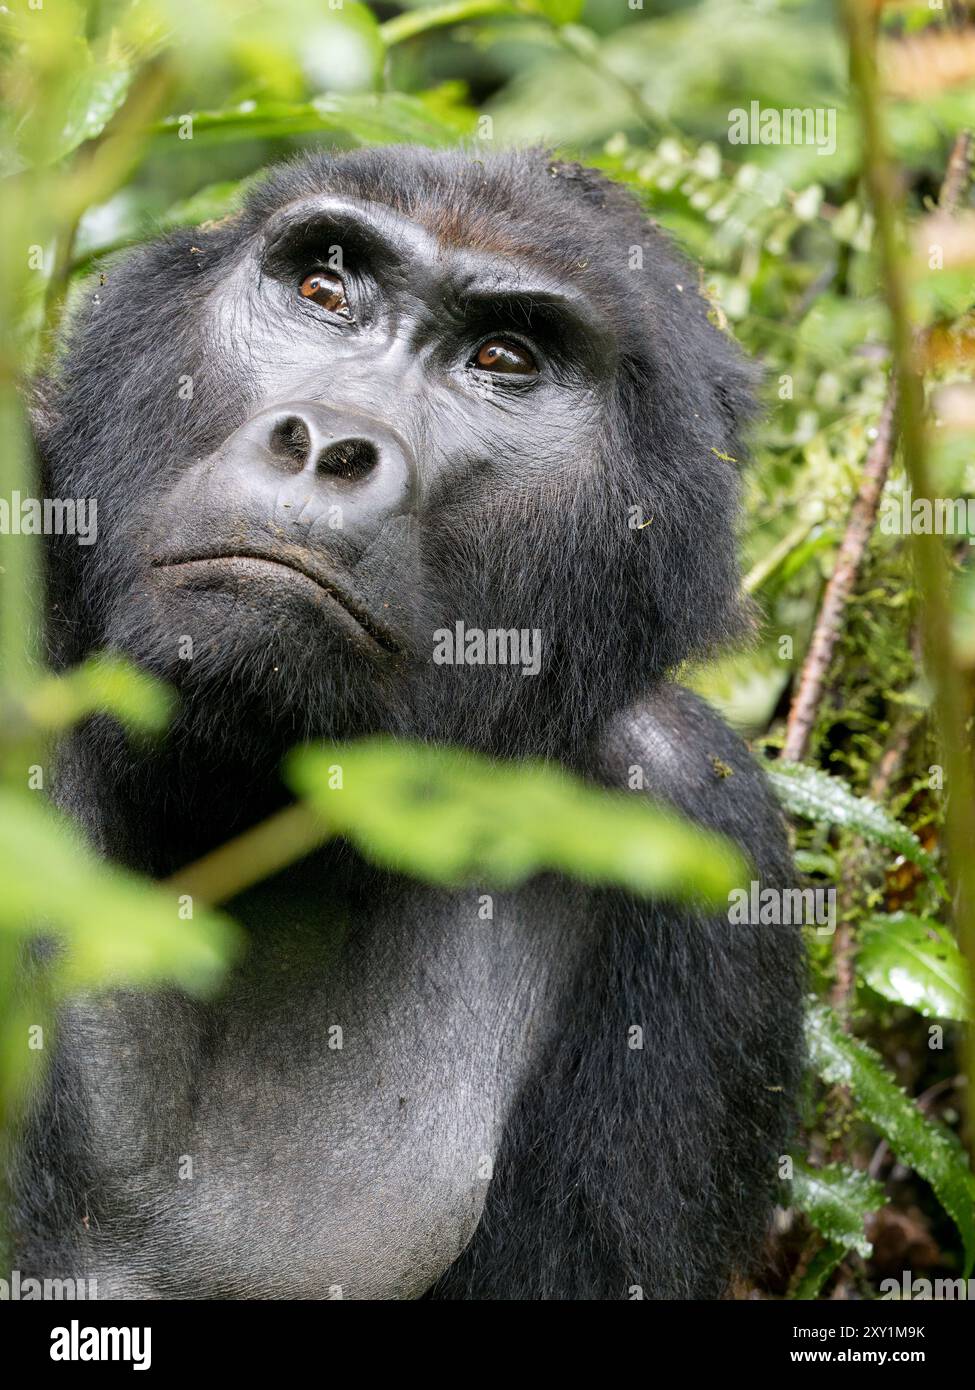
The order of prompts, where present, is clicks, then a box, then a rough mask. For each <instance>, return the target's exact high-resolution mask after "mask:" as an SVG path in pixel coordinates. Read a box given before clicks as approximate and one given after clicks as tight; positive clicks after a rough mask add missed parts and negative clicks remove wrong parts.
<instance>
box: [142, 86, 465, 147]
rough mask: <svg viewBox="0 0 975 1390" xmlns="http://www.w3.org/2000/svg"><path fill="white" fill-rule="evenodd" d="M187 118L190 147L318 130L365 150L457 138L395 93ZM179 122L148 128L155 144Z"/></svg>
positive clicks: (424, 108)
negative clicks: (342, 137)
mask: <svg viewBox="0 0 975 1390" xmlns="http://www.w3.org/2000/svg"><path fill="white" fill-rule="evenodd" d="M191 115H192V121H193V143H194V145H196V144H203V145H205V144H212V143H223V142H226V141H231V140H271V139H282V138H284V137H285V136H292V135H308V134H313V133H315V132H321V131H333V132H336V133H339V134H344V135H348V136H351V138H352V139H354V140H357V141H359V142H360V143H361V144H364V145H370V144H383V143H388V142H391V141H392V142H397V141H398V142H400V143H404V144H407V143H413V144H418V145H447V144H452V143H453V142H454V141H455V140H456V138H457V135H458V129H457V127H456V126H454V125H451V124H448V123H447V122H446V121H444V120H443V119H442V117H440V116H437V115H434V113H433V112H432V111H431V109H430V107H429V106H428V105H427V104H426V103H425V102H424V101H423V100H422V99H421V98H419V97H411V96H404V95H403V94H402V93H399V92H389V93H387V94H385V95H383V96H372V95H364V94H355V95H350V96H321V97H316V98H315V99H314V100H313V101H309V102H303V103H300V104H298V105H294V104H291V103H288V102H253V101H245V102H241V104H240V105H239V106H235V107H230V108H228V109H226V110H222V111H195V112H192V113H191ZM184 119H185V117H180V116H167V117H166V119H165V120H163V121H159V122H157V123H156V125H155V126H153V127H152V131H153V134H154V135H155V136H156V137H157V139H163V138H169V139H173V140H175V139H176V136H177V132H178V131H179V128H180V123H181V121H182V120H184Z"/></svg>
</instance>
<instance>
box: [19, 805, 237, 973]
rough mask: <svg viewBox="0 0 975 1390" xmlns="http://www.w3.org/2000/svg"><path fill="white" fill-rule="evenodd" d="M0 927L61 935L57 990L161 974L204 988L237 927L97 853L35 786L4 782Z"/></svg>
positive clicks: (231, 946) (230, 949) (224, 957)
mask: <svg viewBox="0 0 975 1390" xmlns="http://www.w3.org/2000/svg"><path fill="white" fill-rule="evenodd" d="M0 881H2V882H3V885H4V888H3V893H2V894H0V928H6V929H7V930H9V931H13V932H17V933H21V934H29V933H34V932H37V931H38V930H42V931H46V930H48V929H50V930H52V931H53V932H55V933H56V935H57V936H58V937H60V938H61V940H62V941H63V943H64V947H65V951H64V955H63V957H62V958H61V959H59V961H58V963H57V966H56V978H57V982H58V985H59V986H60V988H61V989H62V990H75V989H79V988H96V987H103V986H106V985H109V984H110V985H120V984H137V983H145V982H148V981H160V980H167V981H173V982H174V983H176V984H179V985H182V986H183V987H184V988H185V989H188V990H192V991H195V992H199V993H203V992H205V991H207V990H208V989H210V988H212V987H213V985H214V984H215V983H216V982H217V980H218V979H219V977H220V975H221V973H222V971H223V968H224V966H225V964H226V962H227V961H228V959H229V958H230V956H231V954H232V952H233V950H234V946H235V944H236V941H237V935H236V928H235V927H234V926H233V923H231V922H230V921H229V920H228V919H226V918H224V917H221V916H219V915H218V914H217V913H214V912H211V911H209V910H203V909H202V908H198V909H196V910H195V911H194V915H193V918H192V920H190V921H184V920H182V919H181V917H180V916H179V906H180V904H179V900H178V898H177V896H176V894H175V892H173V891H166V890H165V889H163V888H158V887H156V886H155V885H153V884H151V883H149V882H148V880H145V879H140V878H138V877H137V876H136V875H135V874H132V873H129V872H128V871H126V870H122V869H118V868H116V867H114V866H113V865H110V864H107V863H105V862H104V861H102V860H99V859H97V858H96V857H95V855H94V853H93V852H92V851H91V850H90V849H89V847H88V846H87V845H86V844H85V843H84V842H83V841H82V840H81V837H80V834H79V832H78V830H77V827H75V826H74V825H73V824H72V823H71V822H70V821H68V820H66V819H65V818H64V817H63V816H61V815H60V814H59V813H58V812H57V811H55V810H54V809H53V807H51V805H50V804H49V803H48V802H47V801H45V800H44V799H43V797H42V796H41V795H40V794H34V793H29V792H12V791H9V790H6V789H0Z"/></svg>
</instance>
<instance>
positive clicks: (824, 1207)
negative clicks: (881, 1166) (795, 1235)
mask: <svg viewBox="0 0 975 1390" xmlns="http://www.w3.org/2000/svg"><path fill="white" fill-rule="evenodd" d="M792 1199H793V1201H794V1203H795V1205H796V1206H797V1207H798V1208H799V1210H800V1211H803V1212H805V1214H806V1216H807V1217H808V1218H809V1220H810V1221H811V1222H812V1224H813V1225H814V1226H815V1227H816V1230H817V1231H819V1233H820V1235H822V1236H825V1237H826V1239H827V1241H829V1242H830V1243H831V1244H833V1245H838V1246H840V1247H842V1248H843V1249H844V1250H855V1251H856V1252H857V1254H859V1255H862V1256H863V1258H864V1259H867V1258H868V1257H869V1256H870V1254H871V1252H872V1249H873V1247H872V1246H871V1244H870V1242H869V1240H867V1237H866V1235H865V1233H864V1229H863V1223H864V1220H865V1219H866V1217H868V1216H869V1215H870V1213H871V1212H874V1211H877V1210H878V1209H879V1208H880V1207H882V1206H883V1205H884V1204H885V1202H886V1201H887V1197H886V1196H885V1194H884V1189H883V1184H882V1183H879V1182H876V1181H875V1180H874V1179H873V1178H871V1177H870V1176H869V1174H867V1173H862V1172H860V1171H859V1170H858V1169H856V1168H848V1167H846V1166H845V1164H841V1163H831V1164H829V1165H828V1166H827V1167H825V1168H810V1167H809V1166H808V1165H807V1164H805V1163H802V1162H800V1161H799V1160H798V1159H796V1160H795V1170H794V1175H793V1178H792Z"/></svg>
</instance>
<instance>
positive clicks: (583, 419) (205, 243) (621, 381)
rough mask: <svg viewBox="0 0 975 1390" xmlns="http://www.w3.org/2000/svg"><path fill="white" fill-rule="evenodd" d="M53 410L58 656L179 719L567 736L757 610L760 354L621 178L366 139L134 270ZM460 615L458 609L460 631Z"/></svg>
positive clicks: (489, 738) (52, 401) (305, 165)
mask: <svg viewBox="0 0 975 1390" xmlns="http://www.w3.org/2000/svg"><path fill="white" fill-rule="evenodd" d="M42 400H43V403H42V405H41V407H40V410H39V417H40V422H41V425H40V433H41V452H42V456H43V460H44V465H45V470H46V473H45V478H46V492H47V493H48V494H49V495H51V496H56V497H63V498H64V497H70V498H82V497H83V498H95V499H97V503H98V541H97V544H95V545H94V546H92V547H90V548H85V547H80V546H77V545H76V544H75V543H74V541H73V540H72V539H71V538H61V539H55V540H54V541H53V542H52V545H53V546H54V547H55V550H56V553H55V555H54V556H53V557H52V558H53V563H52V565H51V572H52V587H53V599H54V616H53V618H52V638H51V640H52V646H53V648H54V657H55V660H56V661H57V662H58V663H59V664H61V663H64V662H67V661H71V660H76V659H78V658H79V657H80V656H82V655H83V654H84V653H85V652H87V651H89V650H92V649H94V648H98V647H103V646H110V647H116V648H119V649H121V650H123V651H125V652H127V653H129V654H131V655H132V656H134V657H135V658H136V659H137V660H139V661H140V662H141V663H142V664H144V665H145V666H147V667H148V668H149V669H151V670H153V671H155V672H157V673H159V674H161V675H162V676H164V677H165V678H167V679H168V680H170V681H172V682H173V683H174V684H175V685H176V686H177V687H178V688H179V689H180V691H181V693H182V695H183V714H182V716H181V719H182V721H183V726H182V727H183V732H184V734H185V735H187V736H188V737H193V736H194V735H196V736H205V737H206V738H207V739H208V740H211V741H212V740H213V739H214V738H216V739H231V740H232V741H233V743H234V746H235V747H236V748H237V749H238V750H241V749H244V748H246V747H248V746H251V747H254V748H256V747H259V746H260V747H263V748H266V749H273V750H275V751H278V750H280V749H281V748H283V747H284V746H286V745H288V744H290V743H293V742H295V741H296V740H297V739H298V738H301V737H307V736H316V735H327V736H332V735H336V736H345V735H348V734H351V733H358V732H367V731H374V730H391V731H393V732H399V733H411V734H414V735H417V736H420V737H425V738H437V739H444V740H448V741H454V742H460V743H465V744H468V745H473V746H478V747H482V748H487V749H490V750H493V751H495V752H500V753H512V754H515V753H523V752H525V751H531V752H533V753H543V754H546V753H547V754H550V755H553V756H559V757H562V758H568V759H572V758H574V757H575V756H576V755H577V754H578V751H579V749H580V748H581V747H582V746H583V744H584V743H585V741H586V739H587V738H589V737H590V736H591V734H592V732H593V730H594V728H595V727H596V726H597V725H598V723H599V722H600V721H601V720H602V719H603V718H604V717H606V716H607V715H608V714H610V713H612V711H613V710H615V709H617V708H619V707H620V706H622V705H623V704H624V703H625V702H626V701H627V700H628V699H630V698H631V697H632V696H633V695H634V694H636V693H637V692H638V690H639V689H640V687H641V686H642V685H645V684H646V683H647V682H648V681H649V680H651V679H653V678H654V677H655V676H657V675H659V674H660V673H662V672H663V671H664V670H666V669H667V668H669V667H672V666H673V665H674V664H676V663H678V662H680V661H681V660H682V659H684V658H685V657H687V656H689V655H692V654H698V653H700V652H702V651H703V650H704V649H706V648H707V647H708V646H710V645H712V644H713V643H714V642H716V641H721V640H723V639H724V638H726V637H727V636H728V635H729V633H730V632H732V631H733V630H734V628H735V627H736V626H737V624H738V620H739V603H738V597H737V573H736V566H735V558H734V540H733V524H734V507H735V493H736V487H735V473H736V464H735V462H734V461H733V460H734V459H735V458H736V457H737V456H738V453H739V443H738V440H737V433H736V432H737V427H738V425H739V424H740V422H741V419H742V417H743V415H744V414H745V413H746V411H747V408H748V402H749V389H748V373H747V371H746V369H745V368H744V367H743V365H742V364H741V362H740V361H739V359H738V357H737V355H736V353H735V351H734V350H733V348H732V346H731V345H730V344H729V343H728V341H727V340H726V339H725V337H724V336H723V335H722V333H721V332H720V331H719V330H718V329H717V328H715V327H714V326H713V325H712V323H711V322H710V321H709V315H708V310H707V307H706V305H705V303H704V302H703V301H702V299H701V298H700V297H699V295H698V293H697V290H696V275H695V272H693V271H692V270H690V269H689V268H688V266H687V265H686V264H685V263H684V262H682V261H681V260H680V259H679V258H678V257H677V256H675V255H674V253H673V252H672V251H671V250H670V249H669V248H668V247H667V245H666V244H665V242H664V240H663V238H662V237H661V235H660V234H659V232H657V231H655V230H654V229H653V227H652V226H651V225H649V224H648V222H647V220H646V219H645V217H644V216H643V214H642V213H641V211H640V209H639V207H638V206H637V204H636V203H635V202H634V201H633V200H632V199H631V197H630V196H629V195H628V194H627V193H625V192H624V191H623V190H621V189H620V188H618V187H616V186H614V185H612V184H610V183H609V182H607V181H606V180H604V179H603V178H601V177H600V176H599V175H597V174H594V173H592V172H591V171H586V170H582V169H580V168H578V167H577V166H571V165H565V164H559V163H553V162H552V161H551V160H549V159H547V158H546V157H545V156H543V155H541V154H537V153H536V154H509V155H502V156H497V157H493V158H489V159H486V160H483V161H482V160H479V159H472V158H467V157H465V156H462V155H460V154H456V153H449V154H444V153H427V152H421V151H417V150H409V149H395V148H394V149H373V150H369V151H366V152H362V153H356V154H350V155H340V156H334V157H333V156H327V155H316V156H314V157H312V158H307V159H303V160H301V161H300V162H297V163H294V164H291V165H288V166H286V167H284V168H281V169H279V170H278V171H276V172H273V173H272V174H271V176H270V177H269V178H268V179H267V181H266V182H264V183H263V184H262V185H261V186H260V187H259V188H258V189H257V190H256V192H254V193H253V194H252V195H251V197H250V199H249V201H248V202H247V205H246V206H245V208H244V210H243V211H242V213H241V214H240V215H239V216H236V217H233V218H232V219H229V220H226V221H225V222H223V223H217V224H215V225H210V226H208V227H203V228H200V229H197V230H193V231H189V232H179V233H177V234H175V235H172V236H169V237H168V238H166V239H165V240H163V241H160V242H159V243H157V244H156V245H153V246H151V247H149V248H148V249H146V250H143V251H140V252H138V253H137V254H135V255H132V256H131V257H130V258H128V259H126V260H124V261H123V262H122V263H121V264H118V265H115V266H113V267H110V268H109V269H108V271H107V279H106V280H105V283H104V284H103V285H100V286H99V287H98V289H97V290H96V291H95V292H94V293H93V294H92V296H91V298H90V301H89V304H88V307H87V309H86V311H85V312H84V313H83V315H82V316H81V317H80V319H79V321H78V322H77V324H76V326H75V327H74V329H73V331H72V334H71V337H70V340H69V343H68V345H67V349H66V352H65V354H64V355H63V358H62V360H61V364H60V367H59V369H58V373H57V375H56V379H55V381H54V382H53V383H51V384H50V385H49V386H48V387H47V389H46V390H45V391H44V392H43V396H42ZM458 624H462V628H460V629H459V628H458Z"/></svg>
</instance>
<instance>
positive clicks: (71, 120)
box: [54, 60, 133, 158]
mask: <svg viewBox="0 0 975 1390" xmlns="http://www.w3.org/2000/svg"><path fill="white" fill-rule="evenodd" d="M132 76H133V73H132V69H131V68H130V67H129V65H128V64H127V63H124V62H122V61H120V60H114V61H105V62H102V63H92V65H91V66H90V67H89V68H87V69H86V70H85V71H84V72H81V73H79V75H78V77H77V78H76V79H75V82H74V85H73V87H72V89H71V91H70V95H69V97H68V102H67V110H66V112H65V117H64V123H63V125H62V127H61V138H60V141H59V144H58V148H57V150H56V151H55V152H54V157H55V158H63V157H64V156H65V155H66V154H70V153H71V151H72V150H74V149H77V147H78V146H79V145H81V144H84V142H85V141H86V140H94V139H95V138H96V136H98V135H101V133H102V131H103V130H104V129H105V127H106V126H107V125H108V123H109V121H110V120H111V119H112V117H113V116H114V115H115V114H116V112H118V111H119V110H121V107H122V104H123V102H124V101H125V98H126V97H127V96H128V93H129V87H130V86H131V83H132Z"/></svg>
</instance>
